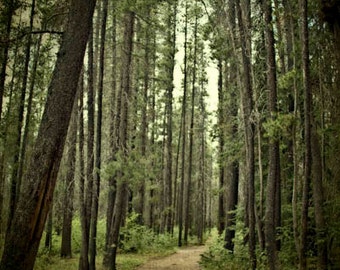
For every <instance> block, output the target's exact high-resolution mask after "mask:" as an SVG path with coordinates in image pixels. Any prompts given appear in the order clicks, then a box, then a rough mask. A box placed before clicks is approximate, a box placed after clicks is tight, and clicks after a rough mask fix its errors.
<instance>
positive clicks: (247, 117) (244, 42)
mask: <svg viewBox="0 0 340 270" xmlns="http://www.w3.org/2000/svg"><path fill="white" fill-rule="evenodd" d="M243 8H244V9H243V10H242V9H241V4H240V1H237V2H236V13H237V19H238V26H239V29H240V38H241V47H242V63H243V68H244V75H243V76H244V90H243V92H241V97H242V108H243V117H244V126H245V127H244V128H245V140H246V155H247V161H246V166H247V173H246V177H247V187H248V192H247V193H248V200H247V201H248V203H247V205H248V209H247V211H248V215H249V256H250V261H251V267H252V269H256V254H255V248H256V242H255V239H256V237H255V224H256V219H255V207H256V205H255V151H254V145H255V143H254V141H255V140H254V134H255V127H254V124H253V123H252V122H251V115H252V113H253V86H252V77H251V74H252V73H251V39H250V36H249V31H250V29H249V28H250V23H251V22H250V2H249V1H246V5H245V6H244V7H243ZM242 11H243V12H242ZM243 13H244V14H243ZM242 14H243V16H242ZM236 168H237V166H236Z"/></svg>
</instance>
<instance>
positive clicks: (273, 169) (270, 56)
mask: <svg viewBox="0 0 340 270" xmlns="http://www.w3.org/2000/svg"><path fill="white" fill-rule="evenodd" d="M263 9H264V17H265V24H266V28H265V36H266V48H267V57H266V59H267V87H268V91H269V93H268V110H269V113H270V119H271V120H275V119H276V113H277V87H276V61H275V49H274V43H275V41H274V33H273V24H272V23H273V22H272V8H271V1H270V0H265V1H264V2H263ZM279 181H280V155H279V141H278V138H276V137H275V136H274V137H272V138H270V141H269V171H268V181H267V197H266V220H265V237H266V249H267V256H268V264H269V268H270V269H271V270H274V269H277V268H278V254H277V245H276V226H277V222H276V218H277V217H276V216H275V215H276V214H277V211H276V208H277V199H278V192H280V191H279V190H278V187H279V185H280V183H279Z"/></svg>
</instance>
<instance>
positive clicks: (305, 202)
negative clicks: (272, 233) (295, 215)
mask: <svg viewBox="0 0 340 270" xmlns="http://www.w3.org/2000/svg"><path fill="white" fill-rule="evenodd" d="M301 18H302V24H301V36H302V73H303V89H304V141H305V164H304V179H303V193H302V209H301V242H300V254H299V266H300V270H303V269H307V233H308V208H309V191H310V183H311V175H312V151H311V150H312V145H311V119H312V93H311V85H310V67H309V44H308V42H309V37H308V21H307V0H301Z"/></svg>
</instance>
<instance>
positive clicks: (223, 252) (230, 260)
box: [200, 231, 249, 270]
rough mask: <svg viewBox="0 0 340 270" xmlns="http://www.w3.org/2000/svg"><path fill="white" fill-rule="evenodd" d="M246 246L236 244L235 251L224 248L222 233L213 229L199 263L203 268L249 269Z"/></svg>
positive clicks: (210, 269)
mask: <svg viewBox="0 0 340 270" xmlns="http://www.w3.org/2000/svg"><path fill="white" fill-rule="evenodd" d="M246 248H247V247H246V246H243V245H240V246H238V248H237V250H235V253H234V254H232V253H231V252H230V251H228V250H227V249H225V248H224V235H218V234H217V231H214V232H213V234H212V237H211V239H210V243H209V247H208V250H207V251H206V252H205V253H204V254H203V255H202V258H201V261H200V265H201V266H202V268H203V269H207V270H219V269H230V270H233V269H238V270H241V269H244V270H246V269H249V258H248V252H247V250H246Z"/></svg>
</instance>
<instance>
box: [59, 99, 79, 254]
mask: <svg viewBox="0 0 340 270" xmlns="http://www.w3.org/2000/svg"><path fill="white" fill-rule="evenodd" d="M77 118H78V99H76V100H75V102H74V105H73V112H72V116H71V120H70V126H69V130H68V153H67V172H66V176H65V181H64V194H63V195H64V204H63V211H64V213H63V228H62V238H61V249H60V256H61V257H66V258H71V257H72V248H71V242H72V219H73V198H74V176H75V170H76V158H77V149H76V144H77V120H78V119H77Z"/></svg>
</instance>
